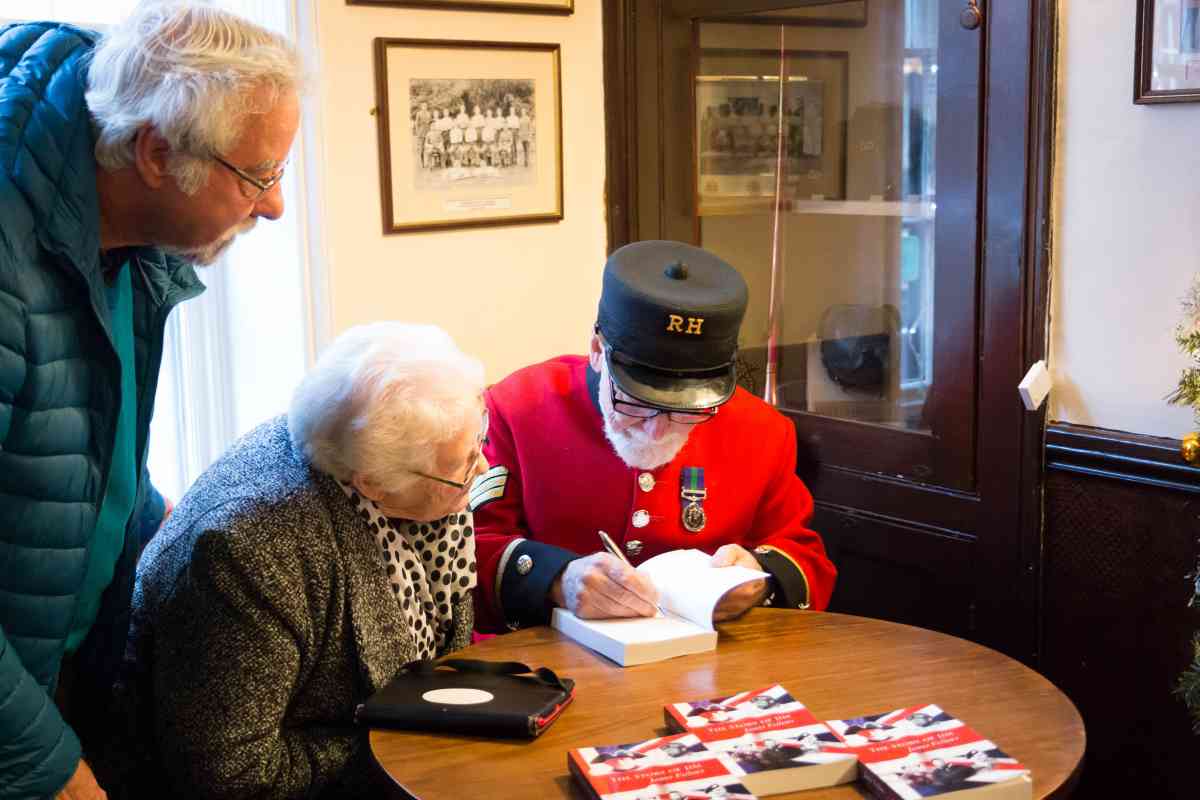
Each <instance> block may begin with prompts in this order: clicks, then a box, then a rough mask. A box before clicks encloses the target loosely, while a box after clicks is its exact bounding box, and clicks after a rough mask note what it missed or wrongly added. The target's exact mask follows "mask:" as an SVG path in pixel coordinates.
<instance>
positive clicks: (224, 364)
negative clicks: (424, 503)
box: [0, 0, 319, 500]
mask: <svg viewBox="0 0 1200 800" xmlns="http://www.w3.org/2000/svg"><path fill="white" fill-rule="evenodd" d="M137 2H138V0H108V2H104V3H97V2H95V0H43V2H41V3H38V4H36V7H32V8H31V5H33V4H30V3H29V2H28V0H0V22H8V21H13V20H22V19H25V20H28V19H54V20H60V21H63V22H70V23H72V24H76V25H80V26H82V27H88V28H92V29H101V30H102V29H103V27H104V26H107V25H111V24H113V23H114V22H116V21H118V20H120V19H122V18H123V17H124V16H125V15H127V14H128V13H129V12H130V11H131V10H132V9H133V8H134V7H135V6H136V5H137ZM217 5H219V6H221V7H222V8H227V9H229V10H231V11H234V12H236V13H238V14H241V15H242V16H244V17H246V18H248V19H251V20H254V21H255V22H257V23H258V24H260V25H263V26H264V27H267V28H270V29H272V30H277V31H282V32H284V33H287V34H288V35H289V36H290V37H291V38H293V40H295V39H296V36H295V32H296V30H297V29H298V27H299V23H300V20H298V13H297V5H298V4H297V3H296V2H295V0H220V1H219V2H218V3H217ZM306 124H307V123H306ZM305 144H306V139H305V137H304V136H303V135H297V137H296V143H295V145H294V146H293V150H292V157H291V161H290V163H289V165H288V172H287V174H286V175H285V177H284V179H283V181H282V183H281V188H282V191H283V194H284V204H285V208H286V212H285V214H284V216H283V218H282V219H279V220H276V221H274V222H272V221H270V220H264V221H263V222H261V223H260V224H259V225H258V226H256V227H255V229H254V230H253V231H252V232H251V233H248V234H246V235H243V236H241V237H240V238H239V239H238V242H237V244H235V245H234V246H233V247H231V248H229V250H228V251H226V254H225V255H224V256H222V258H221V260H220V261H219V262H218V263H216V264H214V265H212V266H211V267H206V268H203V269H199V270H198V274H199V275H200V278H201V280H202V281H203V282H204V283H205V285H206V286H207V287H208V291H207V292H205V293H204V294H203V295H202V296H201V297H199V298H197V299H195V300H192V301H189V302H187V303H184V304H182V305H180V306H179V307H177V308H176V310H175V311H173V312H172V314H171V317H170V319H169V320H168V322H167V335H166V342H165V345H164V350H163V363H162V372H161V374H160V376H159V384H158V395H157V399H156V404H155V414H154V421H153V423H152V424H151V434H150V453H149V468H150V474H151V476H152V478H153V481H154V484H155V485H156V486H157V487H158V489H159V491H161V492H162V493H163V494H164V495H165V496H167V497H168V498H171V499H173V500H178V499H179V497H181V496H182V494H183V492H184V491H185V490H186V489H187V487H188V486H190V485H191V483H192V482H193V481H194V480H195V479H196V477H197V476H199V474H200V473H201V472H202V471H203V470H204V469H205V468H207V467H208V465H209V464H211V463H212V462H213V461H214V460H215V459H216V458H217V457H218V456H219V455H221V453H223V452H224V451H225V450H226V449H227V448H228V447H229V445H230V444H232V443H233V441H234V440H235V439H236V438H237V437H238V436H240V435H242V434H243V433H245V432H247V431H248V430H250V429H251V428H253V427H254V426H256V425H257V424H258V423H260V422H263V421H264V420H266V419H268V418H270V417H272V416H274V415H276V414H279V413H282V412H284V411H286V409H287V405H288V402H289V400H290V397H291V392H292V389H293V388H294V387H295V385H296V383H297V382H298V381H299V379H300V377H301V375H302V374H303V373H304V370H305V368H306V365H307V363H308V361H309V359H310V357H311V353H312V352H313V350H314V342H315V341H316V338H317V337H316V334H315V333H314V328H315V325H314V318H315V317H319V313H317V312H314V310H313V306H312V292H311V291H310V288H309V287H311V286H312V285H313V280H312V275H311V272H310V269H309V266H308V265H309V256H310V253H311V252H312V251H311V249H310V246H309V240H310V238H311V237H310V236H309V233H308V232H309V231H310V230H312V228H313V226H312V225H311V224H310V222H311V220H310V219H309V214H308V205H309V204H308V202H307V200H308V197H309V194H310V192H309V190H308V186H309V184H310V182H311V178H312V176H311V175H310V170H308V169H306V164H305V158H304V155H305V154H304V150H305Z"/></svg>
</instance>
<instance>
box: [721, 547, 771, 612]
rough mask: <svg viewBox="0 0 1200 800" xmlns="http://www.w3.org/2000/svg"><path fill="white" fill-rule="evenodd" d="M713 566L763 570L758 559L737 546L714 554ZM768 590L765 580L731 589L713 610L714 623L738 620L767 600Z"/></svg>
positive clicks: (725, 548)
mask: <svg viewBox="0 0 1200 800" xmlns="http://www.w3.org/2000/svg"><path fill="white" fill-rule="evenodd" d="M712 565H713V566H714V567H732V566H737V567H745V568H746V569H753V570H758V571H761V570H762V567H761V566H760V565H759V563H758V559H756V558H755V557H754V555H753V554H752V553H751V552H750V551H749V550H747V549H746V548H744V547H742V546H740V545H736V544H726V545H721V547H720V548H718V549H717V552H715V553H713V557H712ZM767 589H768V587H767V581H766V579H764V578H760V579H759V580H756V581H751V582H750V583H743V584H742V585H741V586H736V587H734V588H733V589H730V590H729V591H728V592H726V593H725V596H724V597H722V598H721V600H720V601H719V602H718V603H717V607H716V608H714V609H713V621H714V622H725V621H727V620H731V619H736V618H737V617H740V616H741V615H742V614H745V613H746V612H747V611H749V610H750V609H752V608H754V607H755V606H757V605H761V604H762V602H763V600H765V599H766V598H767Z"/></svg>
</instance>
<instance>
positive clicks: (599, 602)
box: [550, 534, 659, 619]
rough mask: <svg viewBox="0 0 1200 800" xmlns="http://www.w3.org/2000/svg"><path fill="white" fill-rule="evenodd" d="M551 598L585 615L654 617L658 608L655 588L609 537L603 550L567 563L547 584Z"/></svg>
mask: <svg viewBox="0 0 1200 800" xmlns="http://www.w3.org/2000/svg"><path fill="white" fill-rule="evenodd" d="M605 536H606V534H604V535H602V536H601V542H603V540H604V537H605ZM550 599H551V600H552V601H553V602H554V603H555V604H557V605H559V606H561V607H563V608H565V609H567V610H568V611H570V612H572V613H573V614H575V616H577V617H582V618H585V619H608V618H616V617H653V616H655V615H656V614H657V613H658V612H659V608H658V589H657V588H655V586H654V583H653V582H652V581H651V580H650V579H649V578H647V577H646V576H645V575H643V574H642V573H640V572H638V571H637V570H636V569H634V568H633V566H632V565H631V564H630V563H629V560H628V559H627V558H625V556H624V554H623V553H621V551H620V549H619V548H617V546H616V544H615V543H613V542H612V540H611V539H609V542H608V543H607V544H605V551H604V552H599V553H592V554H591V555H589V556H584V557H583V558H578V559H576V560H574V561H572V562H570V563H569V564H567V566H566V568H565V569H564V570H563V571H562V574H561V575H559V576H558V578H556V579H555V580H554V583H553V584H551V586H550Z"/></svg>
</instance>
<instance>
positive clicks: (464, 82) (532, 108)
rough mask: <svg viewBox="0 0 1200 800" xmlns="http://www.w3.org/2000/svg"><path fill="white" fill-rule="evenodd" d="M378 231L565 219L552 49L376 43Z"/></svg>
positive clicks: (558, 91)
mask: <svg viewBox="0 0 1200 800" xmlns="http://www.w3.org/2000/svg"><path fill="white" fill-rule="evenodd" d="M375 88H376V112H377V114H376V117H377V120H378V129H379V174H380V190H381V200H382V210H383V232H384V234H393V233H410V232H415V231H428V230H438V229H450V228H465V227H478V226H485V225H522V224H529V223H540V222H557V221H559V220H561V219H562V218H563V167H562V142H563V138H562V68H561V53H560V46H559V45H557V44H543V43H531V42H480V41H456V40H445V39H392V38H377V39H375Z"/></svg>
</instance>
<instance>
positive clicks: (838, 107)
mask: <svg viewBox="0 0 1200 800" xmlns="http://www.w3.org/2000/svg"><path fill="white" fill-rule="evenodd" d="M781 64H782V68H781ZM848 75H849V55H848V54H847V53H846V52H845V51H808V50H787V51H784V52H783V57H782V59H781V57H780V52H779V51H777V50H776V51H773V50H710V49H705V50H702V51H700V54H699V59H698V65H697V74H696V78H695V89H694V95H693V96H694V98H695V109H694V112H695V113H694V119H695V130H694V135H693V137H692V141H693V147H694V152H695V169H696V196H697V208H698V210H699V214H700V216H704V215H705V214H708V213H728V212H729V211H731V210H734V211H736V210H741V209H746V208H749V207H753V206H755V205H760V204H762V203H766V202H774V198H775V194H776V191H777V190H779V191H780V192H781V194H782V199H783V200H784V201H785V202H786V201H794V200H844V199H845V198H846V125H845V122H844V120H845V119H846V113H847V105H848V95H847V93H848V91H849V87H848ZM781 140H782V146H781V143H780V142H781Z"/></svg>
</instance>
